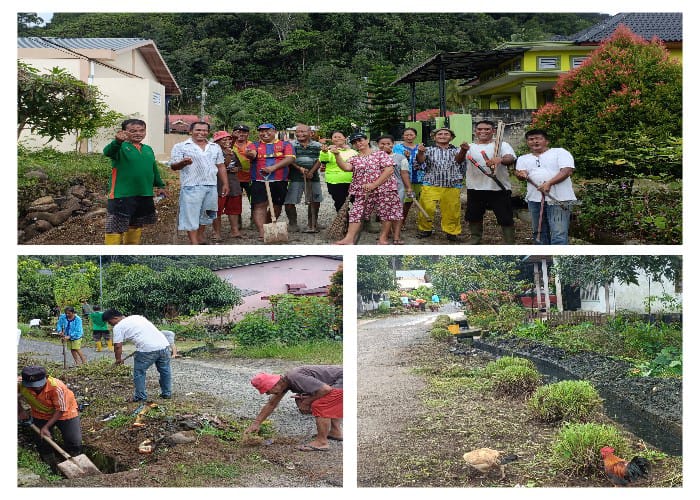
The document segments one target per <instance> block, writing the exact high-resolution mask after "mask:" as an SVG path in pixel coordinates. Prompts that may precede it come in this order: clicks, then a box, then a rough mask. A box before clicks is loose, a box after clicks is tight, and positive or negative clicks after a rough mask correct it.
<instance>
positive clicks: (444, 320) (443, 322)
mask: <svg viewBox="0 0 700 500" xmlns="http://www.w3.org/2000/svg"><path fill="white" fill-rule="evenodd" d="M452 323H453V321H452V318H450V317H449V316H448V315H447V314H440V315H439V316H438V317H437V318H435V321H433V328H447V325H451V324H452Z"/></svg>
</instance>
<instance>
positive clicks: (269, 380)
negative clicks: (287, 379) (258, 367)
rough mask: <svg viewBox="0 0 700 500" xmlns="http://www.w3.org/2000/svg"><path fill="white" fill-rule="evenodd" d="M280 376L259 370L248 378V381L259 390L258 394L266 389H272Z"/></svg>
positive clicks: (263, 392)
mask: <svg viewBox="0 0 700 500" xmlns="http://www.w3.org/2000/svg"><path fill="white" fill-rule="evenodd" d="M281 378H282V375H273V374H272V373H265V372H260V373H258V374H257V375H255V376H254V377H253V378H252V379H251V380H250V383H251V384H253V387H255V388H256V389H257V390H258V391H260V394H265V393H266V392H267V391H269V390H270V389H272V388H273V387H274V386H275V384H276V383H277V382H279V381H280V379H281Z"/></svg>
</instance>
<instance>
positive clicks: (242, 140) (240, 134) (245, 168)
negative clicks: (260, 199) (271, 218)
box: [231, 124, 255, 229]
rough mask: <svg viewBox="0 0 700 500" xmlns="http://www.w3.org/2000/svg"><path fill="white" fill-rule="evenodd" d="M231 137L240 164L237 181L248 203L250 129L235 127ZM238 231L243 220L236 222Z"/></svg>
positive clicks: (245, 126)
mask: <svg viewBox="0 0 700 500" xmlns="http://www.w3.org/2000/svg"><path fill="white" fill-rule="evenodd" d="M231 135H233V141H234V142H233V148H232V149H233V152H234V153H236V156H237V157H238V161H239V162H240V163H241V169H240V170H239V171H238V180H239V182H240V183H241V189H242V190H243V191H245V195H246V198H248V202H249V203H250V187H251V186H250V160H251V159H252V158H254V154H253V153H251V152H250V151H249V150H248V145H249V144H253V143H252V142H251V141H249V140H248V137H249V136H250V128H249V127H248V126H247V125H243V124H240V125H236V126H235V127H233V130H232V131H231ZM254 224H255V223H254V222H253V206H252V205H251V206H250V225H251V226H253V225H254ZM238 227H239V229H240V228H242V227H243V219H242V218H240V219H239V220H238Z"/></svg>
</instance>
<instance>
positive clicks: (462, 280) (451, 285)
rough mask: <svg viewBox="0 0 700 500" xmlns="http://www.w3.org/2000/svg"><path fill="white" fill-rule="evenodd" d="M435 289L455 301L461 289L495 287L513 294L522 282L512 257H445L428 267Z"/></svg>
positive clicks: (517, 290)
mask: <svg viewBox="0 0 700 500" xmlns="http://www.w3.org/2000/svg"><path fill="white" fill-rule="evenodd" d="M428 271H429V273H430V277H431V282H432V284H433V288H434V289H435V291H436V292H437V293H438V294H439V295H441V296H445V297H450V298H451V299H452V300H456V299H457V297H459V296H460V294H461V293H463V292H468V291H474V290H481V289H486V290H498V291H502V292H511V293H517V292H519V291H520V290H522V287H523V283H522V282H521V281H519V280H518V275H519V274H520V270H519V269H518V260H517V258H516V257H514V256H505V255H504V256H491V255H479V256H472V255H464V256H458V255H455V256H445V257H442V258H440V259H439V260H438V261H437V262H436V263H435V264H434V265H432V266H431V267H430V268H429V269H428Z"/></svg>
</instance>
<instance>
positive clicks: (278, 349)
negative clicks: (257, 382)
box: [235, 340, 343, 365]
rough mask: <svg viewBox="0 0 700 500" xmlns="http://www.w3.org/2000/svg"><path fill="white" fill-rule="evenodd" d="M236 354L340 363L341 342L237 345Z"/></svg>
mask: <svg viewBox="0 0 700 500" xmlns="http://www.w3.org/2000/svg"><path fill="white" fill-rule="evenodd" d="M235 353H236V356H240V357H242V358H251V359H265V358H269V359H289V360H293V361H302V362H304V363H307V364H313V365H342V364H343V343H342V342H338V341H336V340H313V341H305V342H298V343H296V344H294V345H280V344H278V343H267V344H253V345H250V346H240V345H239V346H237V347H236V350H235Z"/></svg>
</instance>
